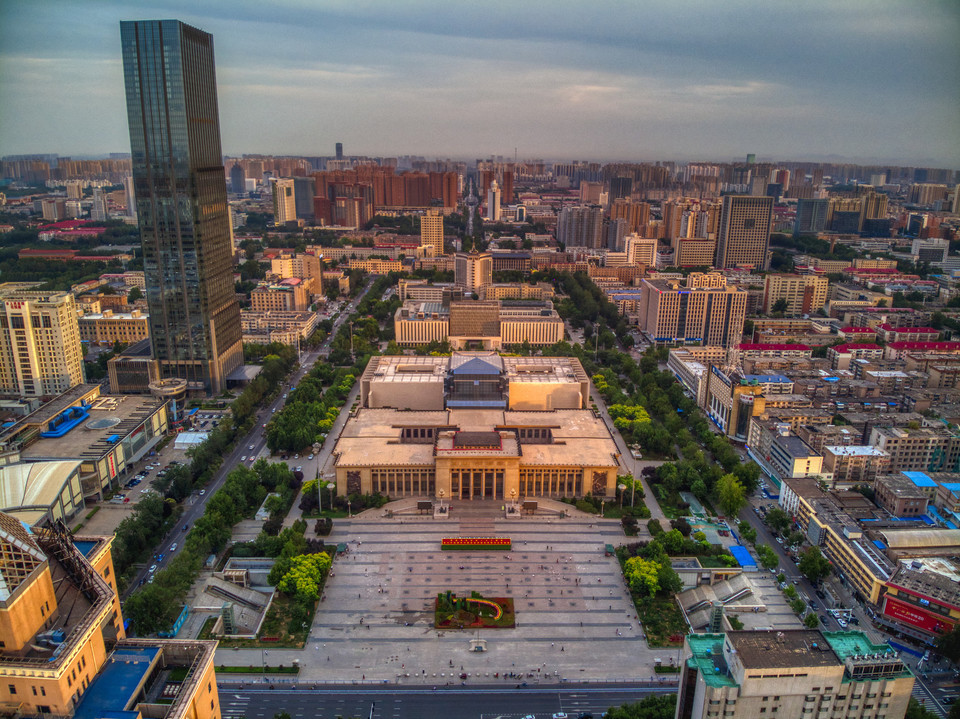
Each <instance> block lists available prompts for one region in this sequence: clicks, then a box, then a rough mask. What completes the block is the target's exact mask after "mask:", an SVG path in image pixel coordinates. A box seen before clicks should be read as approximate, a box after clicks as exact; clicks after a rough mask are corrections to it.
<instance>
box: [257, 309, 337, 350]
mask: <svg viewBox="0 0 960 719" xmlns="http://www.w3.org/2000/svg"><path fill="white" fill-rule="evenodd" d="M319 323H320V316H319V315H318V314H317V313H316V312H293V311H285V310H270V311H267V312H256V311H252V310H240V328H241V329H242V330H243V343H244V344H257V345H268V344H272V343H273V342H280V343H281V344H285V345H293V346H300V343H301V342H302V341H303V340H305V339H307V338H308V337H309V336H310V335H312V334H313V332H314V331H315V330H316V329H317V325H318V324H319Z"/></svg>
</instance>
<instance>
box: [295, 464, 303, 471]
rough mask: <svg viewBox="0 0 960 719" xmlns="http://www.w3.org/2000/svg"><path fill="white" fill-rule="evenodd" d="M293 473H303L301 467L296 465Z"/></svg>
mask: <svg viewBox="0 0 960 719" xmlns="http://www.w3.org/2000/svg"><path fill="white" fill-rule="evenodd" d="M293 471H294V472H302V471H303V467H301V466H300V465H299V464H298V465H297V468H296V469H295V470H293Z"/></svg>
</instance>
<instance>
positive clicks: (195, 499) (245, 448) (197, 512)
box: [123, 278, 373, 598]
mask: <svg viewBox="0 0 960 719" xmlns="http://www.w3.org/2000/svg"><path fill="white" fill-rule="evenodd" d="M372 284H373V278H370V279H369V280H368V281H367V284H366V285H365V286H364V288H363V291H362V292H361V293H360V294H358V295H357V296H356V297H355V298H354V299H352V300H350V301H349V302H348V303H346V304H345V305H344V306H343V307H342V308H341V309H340V312H339V314H338V316H337V318H336V319H335V320H334V322H333V331H332V332H331V333H330V335H329V336H328V337H327V338H326V339H325V340H324V341H323V342H322V343H321V344H320V345H319V346H318V347H315V348H313V349H310V350H308V351H306V352H304V353H303V354H302V355H301V356H300V359H299V365H298V366H297V367H296V368H295V369H294V370H293V372H292V373H291V374H290V376H289V377H288V378H287V380H285V381H284V383H283V386H282V389H281V391H280V392H279V393H278V394H277V397H276V398H275V399H274V400H273V401H272V402H270V404H269V405H267V406H265V407H261V408H260V410H259V411H258V413H257V418H256V422H254V425H253V428H252V429H251V430H250V432H249V433H248V434H247V435H246V436H245V437H242V438H241V439H239V440H238V441H237V444H236V447H235V448H234V450H233V451H232V452H231V453H230V454H228V455H227V456H226V457H224V459H223V464H221V465H220V469H219V470H217V473H216V474H215V475H214V478H213V481H211V482H210V483H209V484H208V485H207V486H206V487H205V488H204V489H203V494H201V493H200V492H199V491H197V492H194V493H193V494H192V495H190V497H188V498H187V499H186V500H185V501H184V511H183V515H182V516H181V517H180V521H179V522H178V523H177V525H176V526H175V527H174V528H173V529H171V530H170V533H169V534H168V535H167V536H166V537H164V539H163V541H162V542H160V544H159V546H158V548H157V552H158V553H163V554H164V557H163V560H162V561H161V562H150V563H148V565H147V566H145V567H144V568H143V569H141V570H140V571H139V572H138V573H137V575H136V576H135V577H134V578H133V579H132V580H131V582H130V584H129V587H128V589H127V591H126V592H124V595H123V598H126V597H127V596H128V595H129V594H130V593H131V592H132V591H134V590H135V589H136V588H137V587H139V586H140V585H141V584H142V583H143V582H145V581H146V580H147V579H149V577H150V575H151V572H150V571H149V569H148V567H149V566H150V565H152V564H156V565H157V569H156V571H159V570H160V569H162V568H163V567H164V566H165V565H166V564H167V563H168V562H169V561H170V560H171V559H172V558H173V557H174V556H175V555H176V553H177V552H179V551H181V550H182V549H183V542H182V538H183V536H184V531H183V528H184V527H187V526H192V525H193V523H194V522H195V521H196V520H198V519H199V518H200V517H202V516H203V513H204V511H205V509H206V503H207V500H208V499H210V497H211V496H213V494H214V493H215V492H216V491H217V490H218V489H220V487H221V486H222V485H223V483H224V482H225V481H226V478H227V475H228V474H229V473H230V470H232V469H233V468H234V467H236V466H237V465H238V464H241V463H242V462H241V458H242V457H246V458H247V460H246V462H245V464H246V466H250V465H251V464H252V463H253V459H252V458H256V457H259V456H261V455H262V454H267V455H269V450H267V442H266V437H265V434H266V432H265V430H264V427H263V426H264V425H265V424H266V423H267V422H268V421H269V420H270V417H272V416H273V414H274V412H279V411H280V409H281V408H282V407H283V405H284V403H285V401H286V399H285V398H286V396H287V392H288V390H289V389H290V388H291V387H296V386H297V384H298V383H299V382H300V380H302V379H303V378H304V376H306V374H307V373H308V372H309V371H310V370H311V369H312V368H313V365H314V364H315V363H316V361H317V360H318V359H319V358H320V356H321V355H326V354H327V353H328V352H329V351H330V343H331V342H332V341H333V338H334V337H335V336H336V333H337V330H338V329H339V328H340V326H341V325H342V324H344V323H345V322H347V321H348V318H349V317H350V315H351V314H352V313H353V312H354V311H355V310H356V309H357V305H358V304H359V303H360V301H361V300H362V299H363V297H364V295H366V293H367V291H368V290H369V289H370V285H372ZM347 408H348V409H349V405H348V407H347ZM319 459H320V458H319V457H315V458H314V460H313V462H309V461H308V460H307V459H306V457H303V458H302V459H299V460H291V461H290V463H291V464H292V465H301V466H303V468H304V469H303V473H304V477H305V478H307V479H311V478H313V476H314V473H315V471H316V466H315V465H316V464H317V463H318V462H319ZM174 543H176V544H177V548H176V550H175V551H173V552H171V551H169V549H170V547H171V546H172V545H173V544H174Z"/></svg>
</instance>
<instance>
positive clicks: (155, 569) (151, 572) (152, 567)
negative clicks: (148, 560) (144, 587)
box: [147, 564, 157, 574]
mask: <svg viewBox="0 0 960 719" xmlns="http://www.w3.org/2000/svg"><path fill="white" fill-rule="evenodd" d="M147 571H148V572H150V574H153V573H154V572H155V571H157V565H156V564H151V565H150V569H148V570H147Z"/></svg>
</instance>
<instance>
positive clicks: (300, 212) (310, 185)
mask: <svg viewBox="0 0 960 719" xmlns="http://www.w3.org/2000/svg"><path fill="white" fill-rule="evenodd" d="M316 188H317V181H316V180H315V179H314V178H313V177H294V178H293V199H294V206H295V210H296V214H297V219H300V220H312V219H313V218H314V214H313V198H314V195H316V194H317V192H316Z"/></svg>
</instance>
